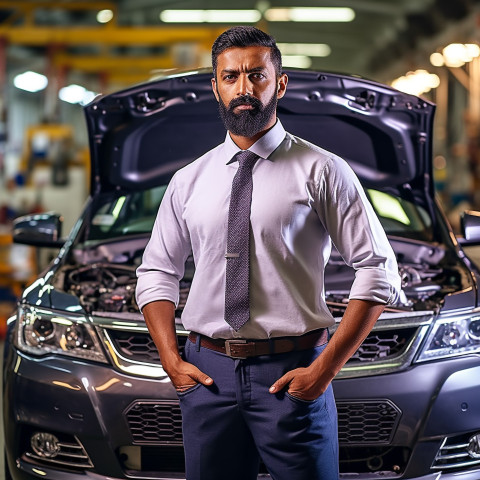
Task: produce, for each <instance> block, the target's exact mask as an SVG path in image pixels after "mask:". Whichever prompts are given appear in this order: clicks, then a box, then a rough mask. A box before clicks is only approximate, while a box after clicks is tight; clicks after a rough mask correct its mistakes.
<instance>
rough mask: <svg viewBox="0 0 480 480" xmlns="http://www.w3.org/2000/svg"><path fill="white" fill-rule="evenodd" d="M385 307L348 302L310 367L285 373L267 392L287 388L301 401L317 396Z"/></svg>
mask: <svg viewBox="0 0 480 480" xmlns="http://www.w3.org/2000/svg"><path fill="white" fill-rule="evenodd" d="M384 307H385V305H384V304H381V303H377V302H370V301H366V300H350V302H349V304H348V306H347V309H346V310H345V314H344V315H343V318H342V321H341V322H340V325H339V326H338V328H337V330H336V332H335V335H333V337H332V338H331V340H330V341H329V342H328V345H327V346H326V347H325V349H324V350H323V352H322V354H321V355H320V356H318V357H317V358H316V360H315V361H314V362H313V363H312V364H311V365H310V366H309V367H307V368H297V369H295V370H292V371H290V372H287V373H286V374H285V375H284V376H283V377H281V378H280V379H279V380H277V381H276V382H275V383H274V384H273V385H272V386H271V387H270V393H276V392H278V391H280V390H282V389H283V388H285V387H288V392H289V393H290V394H292V395H293V396H296V397H299V398H302V399H304V400H314V399H315V398H317V397H318V396H320V395H321V394H322V393H323V392H324V391H325V390H326V389H327V387H328V385H329V384H330V382H331V381H332V380H333V378H334V377H335V375H337V373H338V372H339V371H340V370H341V369H342V367H343V366H344V365H345V363H346V362H347V361H348V359H349V358H350V357H351V356H352V355H353V354H354V353H355V351H356V350H357V348H358V347H359V346H360V345H361V343H362V342H363V340H365V338H366V336H367V335H368V333H369V332H370V331H371V329H372V328H373V326H374V325H375V322H376V321H377V319H378V317H379V316H380V314H381V313H382V311H383V309H384Z"/></svg>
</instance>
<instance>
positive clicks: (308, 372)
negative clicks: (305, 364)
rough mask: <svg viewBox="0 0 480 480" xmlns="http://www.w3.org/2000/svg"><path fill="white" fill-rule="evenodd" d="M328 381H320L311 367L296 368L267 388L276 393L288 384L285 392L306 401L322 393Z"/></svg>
mask: <svg viewBox="0 0 480 480" xmlns="http://www.w3.org/2000/svg"><path fill="white" fill-rule="evenodd" d="M329 384H330V382H320V381H319V379H318V378H317V373H316V372H315V371H312V368H311V367H310V368H296V369H295V370H291V371H290V372H287V373H286V374H285V375H284V376H283V377H281V378H279V379H278V380H277V381H276V382H275V383H274V384H273V385H272V386H271V387H270V389H269V392H270V393H276V392H279V391H281V390H283V389H284V388H286V387H287V386H288V390H287V392H288V393H289V394H290V395H292V396H293V397H297V398H300V399H301V400H305V401H307V402H310V401H313V400H315V399H316V398H318V397H319V396H320V395H322V393H323V392H325V390H326V389H327V387H328V385H329Z"/></svg>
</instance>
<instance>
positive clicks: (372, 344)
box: [108, 327, 417, 364]
mask: <svg viewBox="0 0 480 480" xmlns="http://www.w3.org/2000/svg"><path fill="white" fill-rule="evenodd" d="M416 331H417V328H416V327H412V328H399V329H395V330H379V331H373V332H371V333H370V335H369V336H368V337H367V338H366V339H365V341H364V342H363V343H362V345H361V346H360V348H359V349H358V350H357V351H356V352H355V354H354V355H353V356H352V358H351V359H350V360H349V361H348V362H347V363H348V364H355V363H358V362H375V361H384V360H388V359H390V358H394V357H396V356H398V355H400V354H401V353H402V352H403V351H404V349H405V348H406V347H407V346H408V344H409V343H410V341H411V339H412V338H413V337H414V336H415V333H416ZM108 335H109V337H110V339H111V340H112V342H113V345H114V348H115V350H116V351H117V352H119V353H120V354H121V355H122V356H123V357H124V358H127V359H129V360H131V361H134V362H140V363H142V362H146V363H158V364H160V358H159V356H158V351H157V348H156V347H155V344H154V343H153V340H152V338H151V337H150V335H149V334H148V332H138V331H122V330H113V329H111V330H108ZM177 338H178V345H179V349H180V351H182V350H183V348H184V346H185V343H186V341H187V337H186V336H184V335H179V336H178V337H177Z"/></svg>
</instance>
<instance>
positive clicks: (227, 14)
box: [160, 10, 262, 23]
mask: <svg viewBox="0 0 480 480" xmlns="http://www.w3.org/2000/svg"><path fill="white" fill-rule="evenodd" d="M261 17H262V15H261V13H260V12H259V11H258V10H163V12H161V13H160V20H161V21H162V22H165V23H256V22H258V21H259V20H260V19H261Z"/></svg>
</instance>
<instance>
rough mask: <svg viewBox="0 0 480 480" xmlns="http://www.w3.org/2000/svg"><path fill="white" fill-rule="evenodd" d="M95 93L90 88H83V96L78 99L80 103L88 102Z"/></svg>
mask: <svg viewBox="0 0 480 480" xmlns="http://www.w3.org/2000/svg"><path fill="white" fill-rule="evenodd" d="M97 95H98V93H95V92H92V91H90V90H85V93H84V95H83V98H82V99H81V100H80V105H87V104H89V103H90V102H91V101H92V100H93V99H94V98H95V97H96V96H97Z"/></svg>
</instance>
